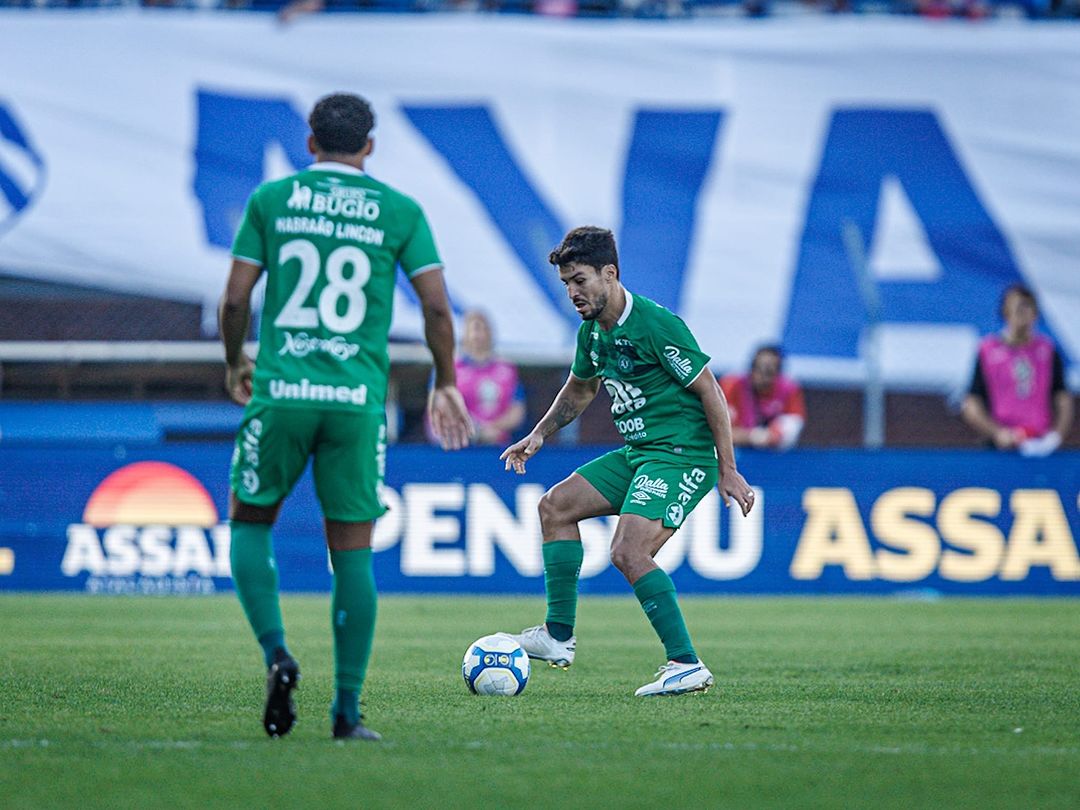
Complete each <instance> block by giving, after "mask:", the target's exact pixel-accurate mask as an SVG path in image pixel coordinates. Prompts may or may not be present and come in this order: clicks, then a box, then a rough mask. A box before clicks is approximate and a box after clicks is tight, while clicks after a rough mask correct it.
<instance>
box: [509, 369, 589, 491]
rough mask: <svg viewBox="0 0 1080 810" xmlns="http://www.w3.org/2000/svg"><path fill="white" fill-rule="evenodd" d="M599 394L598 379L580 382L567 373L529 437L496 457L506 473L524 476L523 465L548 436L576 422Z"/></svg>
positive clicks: (580, 380)
mask: <svg viewBox="0 0 1080 810" xmlns="http://www.w3.org/2000/svg"><path fill="white" fill-rule="evenodd" d="M599 390H600V378H599V377H590V378H588V379H582V378H581V377H578V376H577V375H576V374H574V372H572V371H571V372H570V375H569V376H568V377H567V378H566V382H565V383H563V387H562V388H561V389H559V393H558V394H556V395H555V399H554V401H553V402H552V403H551V407H550V408H548V410H547V413H545V414H544V415H543V416H542V417H541V418H540V421H539V422H537V423H536V426H535V427H534V428H533V429H532V430H531V431H530V432H529V435H528V436H526V437H525V438H524V439H522V440H521V441H519V442H515V443H514V444H512V445H510V446H509V447H507V448H506V449H505V450H503V452H502V455H501V456H499V458H500V459H502V460H503V461H504V462H506V465H505V466H506V469H507V470H509V469H510V468H511V467H512V468H513V469H514V472H516V473H517V474H518V475H524V473H525V462H526V461H528V460H529V459H530V458H532V457H533V456H535V455H536V454H537V452H539V450H540V448H541V447H543V446H544V441H545V440H546V439H547V438H548V436H551V435H552V434H553V433H555V432H556V431H558V430H559V429H561V428H564V427H566V426H567V425H569V424H570V423H571V422H573V421H574V420H575V419H577V418H578V417H579V416H580V415H581V412H582V411H584V410H585V409H586V408H587V407H589V403H590V402H592V401H593V400H594V399H596V393H597V391H599Z"/></svg>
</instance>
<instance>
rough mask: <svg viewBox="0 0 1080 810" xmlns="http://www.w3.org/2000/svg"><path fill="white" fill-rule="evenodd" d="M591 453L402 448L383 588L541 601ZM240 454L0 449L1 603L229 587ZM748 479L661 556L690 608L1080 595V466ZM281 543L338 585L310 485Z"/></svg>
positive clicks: (1054, 460) (893, 465)
mask: <svg viewBox="0 0 1080 810" xmlns="http://www.w3.org/2000/svg"><path fill="white" fill-rule="evenodd" d="M598 452H599V450H596V449H593V450H589V449H570V448H560V447H558V446H551V447H547V448H545V449H544V451H543V452H542V453H541V454H540V455H538V456H537V457H536V458H534V459H533V460H531V461H530V462H529V467H528V472H527V474H526V475H525V476H517V475H514V474H512V473H508V472H505V471H503V469H502V463H501V462H500V461H499V460H498V451H497V450H495V449H469V450H465V451H462V452H458V453H443V452H442V451H440V450H438V449H435V448H429V447H423V446H398V447H392V448H391V451H390V458H389V461H388V466H387V479H386V488H385V491H384V493H385V494H384V500H385V502H386V503H387V505H388V506H389V507H390V511H389V512H388V513H387V514H386V515H385V516H384V517H383V518H382V519H380V520H379V522H378V523H377V528H376V532H375V539H374V547H375V549H376V552H377V553H376V555H375V568H376V576H377V579H378V582H379V587H380V589H381V590H382V591H384V592H419V593H447V592H456V593H534V594H540V593H542V592H543V572H542V560H541V553H540V543H541V539H540V526H539V519H538V516H537V511H536V506H537V502H538V501H539V499H540V496H541V495H542V494H543V492H544V491H545V490H546V489H547V488H548V487H550V486H551V485H553V484H555V483H556V482H558V481H560V480H561V479H562V478H564V477H565V476H566V475H567V474H568V473H569V472H570V471H571V470H573V469H574V468H576V467H577V466H579V465H580V464H582V463H584V462H586V461H588V460H589V459H591V458H593V457H594V456H595V455H596V454H597V453H598ZM230 454H231V447H230V446H228V445H226V444H221V443H199V444H196V443H191V444H178V445H166V446H158V447H156V448H155V447H145V446H143V447H137V448H136V447H128V448H123V447H121V446H117V447H115V448H102V447H99V448H94V447H87V446H85V445H84V446H76V445H71V446H57V445H52V446H48V447H46V446H35V447H31V446H22V447H20V446H9V447H0V591H32V590H70V591H83V592H87V593H98V594H170V593H183V594H202V593H213V592H216V591H219V590H228V589H229V588H230V587H231V580H230V570H229V527H228V523H227V520H226V517H225V516H226V497H227V469H228V465H229V458H230ZM740 469H741V470H742V471H743V472H744V474H745V475H746V477H747V478H748V480H749V481H750V482H751V483H752V484H753V486H754V487H755V489H756V491H757V493H758V495H757V505H756V507H755V508H754V510H753V511H752V512H751V513H750V515H749V516H748V517H745V518H744V517H742V516H741V515H738V514H736V513H734V512H733V510H728V509H725V508H723V506H722V505H721V503H720V499H719V497H718V495H717V493H715V492H713V493H712V494H710V495H709V496H707V497H706V498H705V499H704V500H703V501H702V502H701V504H700V505H699V507H698V508H697V509H696V510H695V511H694V512H693V513H692V514H691V515H690V516H689V517H688V518H687V519H686V521H685V522H684V524H683V525H682V526H681V528H680V529H679V530H678V531H677V532H676V533H675V535H674V536H673V537H672V539H671V540H670V541H669V542H668V543H667V545H666V546H665V547H664V548H663V549H662V550H661V552H660V554H659V555H658V557H657V561H658V562H659V563H660V564H661V565H662V566H663V567H664V568H665V569H667V570H668V571H670V572H671V575H672V578H673V579H674V581H675V584H676V586H677V587H678V588H679V590H680V591H681V592H684V593H708V594H749V593H758V594H764V593H771V594H840V593H861V594H895V593H902V592H910V593H914V594H928V595H929V594H965V595H968V594H970V595H976V594H978V595H1006V594H1009V595H1017V594H1022V595H1075V596H1080V552H1078V548H1077V543H1078V540H1080V454H1077V453H1062V454H1059V455H1057V456H1052V457H1049V458H1045V459H1024V458H1020V457H1017V456H1012V455H1004V454H998V453H992V452H989V451H986V452H980V451H969V452H931V451H919V452H906V451H881V452H864V451H854V450H843V451H841V450H836V451H831V450H823V451H814V450H796V451H792V452H790V453H787V454H782V455H777V454H765V453H760V452H756V453H751V452H748V453H746V454H744V455H743V456H742V458H741V461H740ZM646 483H648V482H646ZM686 484H687V486H690V487H692V486H694V482H693V481H692V480H688V481H687V482H686ZM641 489H642V490H643V491H644V492H649V493H651V494H652V495H654V496H659V495H661V494H662V493H656V492H654V491H651V490H650V489H649V488H648V487H646V486H644V485H643V486H642V487H641ZM613 531H614V520H613V519H607V518H604V519H599V518H598V519H593V520H591V521H588V522H586V523H585V524H583V526H582V541H583V543H584V545H585V559H584V563H583V565H582V571H581V576H582V580H581V591H582V593H585V594H607V593H619V594H625V593H629V589H628V586H627V585H626V583H625V581H624V580H623V578H622V576H621V575H620V574H619V572H618V571H617V570H616V569H615V568H614V567H612V566H611V564H610V562H609V559H608V548H609V545H610V540H611V535H612V532H613ZM274 544H275V548H276V553H277V560H278V568H279V570H280V573H281V585H282V588H283V589H284V590H287V591H325V590H327V589H328V588H329V586H330V573H329V570H328V561H327V554H326V550H325V545H324V541H323V538H322V520H321V517H320V512H319V507H318V502H317V499H316V496H315V492H314V486H313V483H312V481H311V478H310V473H307V474H305V477H304V478H303V479H302V480H301V482H300V484H299V486H298V488H297V489H296V490H295V491H294V493H293V495H292V496H290V498H289V499H288V500H287V501H286V502H285V504H284V506H283V508H282V512H281V516H280V519H279V521H278V524H277V526H276V528H275V531H274Z"/></svg>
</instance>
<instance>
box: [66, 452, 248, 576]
mask: <svg viewBox="0 0 1080 810" xmlns="http://www.w3.org/2000/svg"><path fill="white" fill-rule="evenodd" d="M60 570H61V573H62V574H63V575H64V576H65V577H76V576H80V575H83V574H87V575H88V576H87V579H86V590H87V591H90V592H91V593H212V592H213V591H214V581H213V577H228V576H230V575H231V571H230V567H229V527H228V525H226V524H223V523H219V522H218V513H217V509H216V508H215V506H214V502H213V500H212V499H211V498H210V495H209V493H207V491H206V488H205V487H204V486H203V485H202V483H201V482H200V481H199V480H198V479H197V478H195V477H194V476H193V475H191V474H190V473H189V472H187V470H184V469H182V468H180V467H177V466H175V465H173V464H168V463H166V462H163V461H140V462H136V463H135V464H128V465H127V466H125V467H121V468H120V469H118V470H116V471H115V472H113V473H111V474H110V475H108V476H106V478H105V479H104V480H103V481H102V482H101V483H100V484H98V486H97V488H96V489H95V490H94V491H93V493H91V495H90V498H89V500H88V501H87V502H86V508H85V510H84V512H83V518H82V522H81V523H73V524H71V525H70V526H68V528H67V546H66V548H65V550H64V556H63V559H62V561H61V563H60Z"/></svg>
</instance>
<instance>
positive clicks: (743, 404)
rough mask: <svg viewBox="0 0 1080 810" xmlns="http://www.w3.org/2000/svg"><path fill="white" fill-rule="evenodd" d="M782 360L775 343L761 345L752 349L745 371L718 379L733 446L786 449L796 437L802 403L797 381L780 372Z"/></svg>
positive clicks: (803, 408)
mask: <svg viewBox="0 0 1080 810" xmlns="http://www.w3.org/2000/svg"><path fill="white" fill-rule="evenodd" d="M783 361H784V356H783V353H782V352H781V351H780V347H779V346H762V347H761V348H759V349H758V350H757V351H756V352H754V359H753V361H752V362H751V363H750V373H749V374H729V375H727V376H725V377H722V378H721V379H720V387H721V388H722V389H723V390H724V396H725V397H727V401H728V409H729V410H730V411H731V436H732V439H733V441H734V442H735V444H736V446H739V447H757V448H763V449H772V450H787V449H789V448H791V447H794V446H795V444H796V443H797V442H798V441H799V434H801V433H802V429H803V425H804V424H805V423H806V403H805V402H803V392H802V388H800V387H799V384H798V383H797V382H795V381H794V380H792V379H791V378H789V377H785V376H784V375H783V374H781V373H780V372H781V369H782V367H783Z"/></svg>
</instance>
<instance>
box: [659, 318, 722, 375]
mask: <svg viewBox="0 0 1080 810" xmlns="http://www.w3.org/2000/svg"><path fill="white" fill-rule="evenodd" d="M661 313H662V317H659V318H657V319H656V322H655V323H654V324H653V328H652V330H651V332H650V334H651V336H652V341H653V348H654V350H655V351H656V357H657V361H658V362H659V363H660V366H661V368H663V369H664V370H665V371H666V372H667V373H668V374H670V375H671V376H672V377H673V378H674V379H675V381H676V382H677V383H679V385H681V386H682V387H683V388H686V386H688V385H690V383H692V382H693V381H694V380H696V379H697V376H698V375H699V374H700V373H701V372H702V370H703V369H704V368H705V367H706V366H708V365H709V360H711V359H712V358H710V357H709V355H707V354H705V352H703V351H701V349H700V348H699V347H698V342H697V340H696V339H695V338H694V336H693V334H692V333H691V332H690V328H689V327H688V326H687V325H686V324H685V323H684V322H683V320H682V318H680V317H679V316H678V315H675V314H674V313H671V312H668V311H667V310H661Z"/></svg>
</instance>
